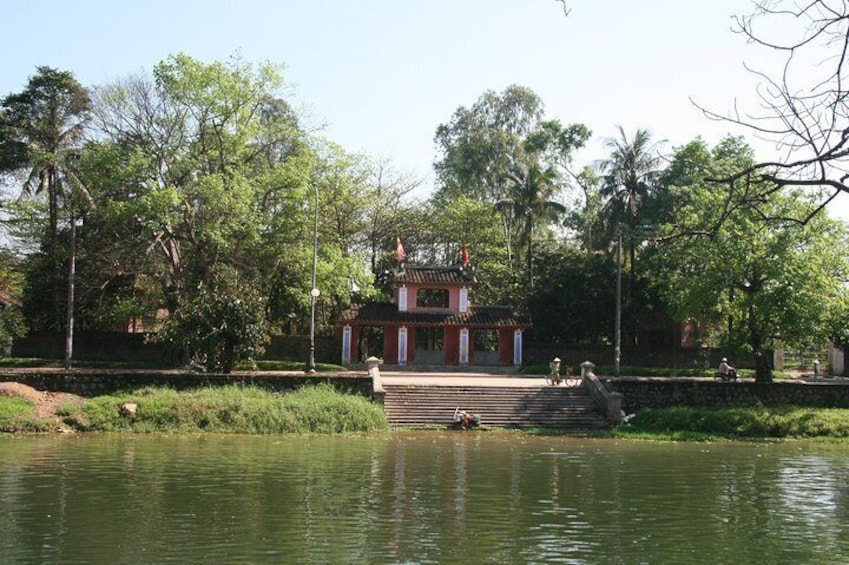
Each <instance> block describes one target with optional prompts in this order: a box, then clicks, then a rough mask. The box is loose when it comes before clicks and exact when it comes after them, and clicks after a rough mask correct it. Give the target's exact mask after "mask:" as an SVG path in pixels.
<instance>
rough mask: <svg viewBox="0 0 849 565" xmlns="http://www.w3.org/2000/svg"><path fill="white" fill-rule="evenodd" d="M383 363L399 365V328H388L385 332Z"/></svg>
mask: <svg viewBox="0 0 849 565" xmlns="http://www.w3.org/2000/svg"><path fill="white" fill-rule="evenodd" d="M383 362H384V363H385V364H387V365H397V364H398V326H386V328H384V330H383Z"/></svg>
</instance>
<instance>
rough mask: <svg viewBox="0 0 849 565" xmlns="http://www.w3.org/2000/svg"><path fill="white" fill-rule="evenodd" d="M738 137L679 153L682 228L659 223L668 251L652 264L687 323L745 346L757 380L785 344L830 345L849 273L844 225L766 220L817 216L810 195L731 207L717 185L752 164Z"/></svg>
mask: <svg viewBox="0 0 849 565" xmlns="http://www.w3.org/2000/svg"><path fill="white" fill-rule="evenodd" d="M751 159H752V156H751V150H750V149H749V148H748V146H746V145H745V144H743V143H741V142H740V140H739V139H737V138H728V139H726V140H723V142H722V143H720V144H718V145H717V146H716V147H714V148H712V149H710V148H708V147H707V146H706V144H705V143H704V142H703V141H701V140H697V141H695V142H693V143H690V144H688V145H686V146H684V147H682V148H679V149H678V150H677V151H676V154H675V156H674V158H673V160H672V164H671V165H670V171H671V172H670V173H668V174H667V175H665V178H664V180H665V182H667V183H669V190H670V192H671V193H672V194H673V199H674V200H675V214H674V218H675V221H674V222H669V223H667V224H665V225H663V226H659V228H660V229H661V230H663V231H664V235H665V240H666V245H664V246H663V247H661V248H659V249H660V253H659V254H658V255H657V256H655V257H654V260H655V263H654V264H653V270H654V271H655V273H657V276H656V277H655V279H654V281H653V282H654V284H655V285H656V286H657V287H660V288H661V289H662V290H661V293H662V295H663V296H664V298H665V300H666V301H667V302H668V303H669V304H671V305H672V306H673V308H674V309H675V313H676V314H677V317H678V318H679V319H686V318H692V319H696V320H700V321H705V322H707V323H708V327H709V328H710V333H711V336H709V337H711V338H712V339H713V340H714V342H715V343H717V344H725V345H727V346H731V347H740V346H743V347H744V348H745V349H746V350H748V351H749V352H750V353H751V354H752V355H753V356H754V359H755V363H756V366H757V379H758V381H761V382H768V381H769V380H771V361H770V357H769V352H770V351H771V350H772V349H773V348H774V347H777V346H782V345H785V346H787V345H799V344H808V342H809V341H810V340H815V341H816V340H818V339H821V340H825V339H827V338H828V337H829V334H830V333H832V332H833V328H832V327H831V326H830V324H829V323H828V322H829V313H830V312H831V311H832V301H833V300H834V299H835V298H836V297H838V296H840V295H841V293H842V292H843V290H842V287H843V285H844V284H845V281H846V280H847V276H849V265H847V261H846V257H845V253H844V251H843V250H844V249H845V246H846V245H847V243H849V240H847V233H846V229H845V227H844V226H843V225H842V224H840V223H839V222H835V221H833V220H830V219H829V218H828V217H827V216H824V215H818V216H816V217H814V219H812V220H811V221H810V222H808V223H807V224H804V225H802V224H799V223H797V222H793V221H783V222H778V221H766V220H765V215H766V216H771V217H799V216H807V215H809V214H810V213H811V212H812V211H813V210H814V209H815V208H816V203H815V202H813V201H812V199H811V198H810V196H809V195H806V194H803V193H800V192H797V193H776V194H772V195H771V196H770V197H769V199H768V200H767V201H765V202H761V203H760V206H759V208H758V209H754V208H742V207H730V206H729V198H728V195H727V194H726V193H724V192H722V191H717V190H716V186H715V185H714V184H713V183H711V182H710V181H709V179H710V178H712V177H713V176H715V175H717V174H723V173H726V172H728V171H731V170H738V169H740V168H741V167H745V166H747V163H751Z"/></svg>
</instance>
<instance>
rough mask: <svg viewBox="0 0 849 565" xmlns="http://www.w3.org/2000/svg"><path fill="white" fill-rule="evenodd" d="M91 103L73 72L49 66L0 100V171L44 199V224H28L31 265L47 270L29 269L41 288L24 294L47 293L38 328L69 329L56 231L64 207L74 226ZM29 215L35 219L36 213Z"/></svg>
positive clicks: (37, 298) (37, 301)
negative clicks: (36, 252) (35, 249)
mask: <svg viewBox="0 0 849 565" xmlns="http://www.w3.org/2000/svg"><path fill="white" fill-rule="evenodd" d="M90 108H91V102H90V98H89V93H88V91H87V90H86V89H85V88H84V87H83V86H82V85H80V83H79V82H77V80H76V79H75V78H74V75H73V74H72V73H70V72H67V71H58V70H56V69H52V68H50V67H38V68H37V69H36V73H35V74H34V75H33V76H32V77H30V79H29V81H28V82H27V86H26V88H24V90H23V91H21V92H19V93H16V94H10V95H8V96H6V97H5V98H4V99H3V101H2V104H0V173H7V174H11V175H12V176H14V177H16V178H20V179H21V181H22V182H21V185H20V186H21V189H22V194H23V195H24V196H33V197H36V198H41V199H44V200H46V202H47V217H46V219H45V220H46V221H45V223H46V226H44V224H40V225H39V226H37V227H36V225H33V226H32V227H31V228H30V229H29V233H30V235H34V236H36V237H38V239H39V240H40V242H39V247H40V253H41V257H36V258H34V260H33V261H32V262H30V265H43V266H45V267H46V269H44V270H42V271H38V272H33V273H31V276H30V278H32V277H38V278H39V279H40V284H41V291H40V292H39V293H38V294H37V295H34V294H28V295H27V296H25V299H26V302H27V306H26V308H27V309H28V310H33V309H34V308H35V307H36V306H39V305H45V296H48V297H50V299H49V302H50V304H46V306H47V309H46V311H48V312H49V314H48V315H47V316H45V317H44V318H43V319H42V322H43V325H42V326H41V327H40V328H39V329H51V330H54V331H55V330H59V329H61V328H63V327H64V328H65V329H66V330H69V328H70V327H71V323H72V320H73V316H72V314H71V312H72V310H71V308H72V304H71V303H72V294H69V298H68V300H67V301H66V300H65V299H64V298H63V292H62V289H63V287H65V284H66V283H69V285H68V287H67V288H68V289H69V293H72V289H73V286H72V281H73V278H72V277H71V278H70V279H66V278H65V277H64V276H63V275H62V274H60V273H64V272H65V269H63V268H62V266H63V265H64V264H65V260H66V253H65V252H64V250H62V249H60V246H59V231H60V219H62V218H63V211H64V212H67V213H66V214H64V219H65V220H67V221H69V224H68V225H69V226H70V229H71V231H72V232H73V231H74V230H75V227H76V225H75V214H74V212H73V203H74V201H75V200H77V199H75V198H72V196H73V195H74V194H75V193H77V194H78V193H79V189H81V188H82V185H81V183H80V180H79V178H78V174H77V170H78V162H79V158H80V152H81V149H82V145H83V134H84V132H85V126H86V123H87V120H88V118H89V111H90ZM75 189H77V190H75ZM66 204H68V205H69V206H67V207H66ZM31 219H32V220H34V221H36V222H38V221H39V219H38V215H36V216H33V217H31ZM39 223H40V222H39ZM45 227H46V230H44V228H45ZM39 228H40V229H39ZM36 234H39V235H36ZM70 241H73V238H71V240H70ZM71 260H73V258H72V257H71ZM28 288H29V286H28ZM66 308H67V310H66Z"/></svg>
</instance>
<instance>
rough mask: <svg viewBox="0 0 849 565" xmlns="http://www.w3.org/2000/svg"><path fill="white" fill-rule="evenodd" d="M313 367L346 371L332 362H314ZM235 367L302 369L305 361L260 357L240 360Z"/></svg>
mask: <svg viewBox="0 0 849 565" xmlns="http://www.w3.org/2000/svg"><path fill="white" fill-rule="evenodd" d="M315 368H316V370H317V371H318V372H320V373H326V372H335V371H347V369H346V368H345V367H343V366H342V365H334V364H333V363H316V364H315ZM236 369H238V370H241V371H253V370H257V371H303V370H304V369H306V362H305V361H283V360H277V359H260V360H259V361H256V362H255V363H249V362H246V361H245V362H241V363H239V364H238V365H236Z"/></svg>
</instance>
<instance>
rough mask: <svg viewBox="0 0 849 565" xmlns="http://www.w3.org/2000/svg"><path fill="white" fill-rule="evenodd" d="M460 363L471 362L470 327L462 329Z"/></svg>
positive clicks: (466, 363)
mask: <svg viewBox="0 0 849 565" xmlns="http://www.w3.org/2000/svg"><path fill="white" fill-rule="evenodd" d="M461 303H462V302H461ZM460 364H461V365H468V364H469V328H461V329H460Z"/></svg>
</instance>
